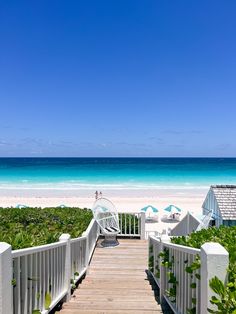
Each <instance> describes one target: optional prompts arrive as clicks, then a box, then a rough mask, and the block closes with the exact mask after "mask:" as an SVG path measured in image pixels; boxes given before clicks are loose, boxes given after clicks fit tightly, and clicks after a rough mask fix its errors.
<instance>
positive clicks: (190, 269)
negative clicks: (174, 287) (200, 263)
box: [185, 266, 193, 274]
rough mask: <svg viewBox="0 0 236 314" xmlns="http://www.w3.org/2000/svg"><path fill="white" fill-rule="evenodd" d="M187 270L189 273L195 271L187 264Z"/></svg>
mask: <svg viewBox="0 0 236 314" xmlns="http://www.w3.org/2000/svg"><path fill="white" fill-rule="evenodd" d="M185 271H186V272H187V273H189V274H192V273H193V270H192V268H191V267H190V266H187V267H186V268H185Z"/></svg>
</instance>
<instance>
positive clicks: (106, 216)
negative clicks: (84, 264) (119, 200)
mask: <svg viewBox="0 0 236 314" xmlns="http://www.w3.org/2000/svg"><path fill="white" fill-rule="evenodd" d="M92 212H93V217H94V219H95V220H96V221H97V223H98V225H99V226H100V228H101V232H102V234H103V235H104V236H105V240H104V241H103V242H102V246H105V247H107V246H116V245H118V244H119V242H118V241H117V239H116V236H117V234H118V233H119V232H120V227H119V217H118V212H117V210H116V208H115V205H114V204H113V203H112V202H111V201H109V200H108V199H107V198H103V197H101V198H99V199H97V200H96V201H95V202H94V204H93V207H92Z"/></svg>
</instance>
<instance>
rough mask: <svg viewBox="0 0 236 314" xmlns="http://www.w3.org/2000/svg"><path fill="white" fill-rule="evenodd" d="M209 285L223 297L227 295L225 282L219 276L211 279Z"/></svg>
mask: <svg viewBox="0 0 236 314" xmlns="http://www.w3.org/2000/svg"><path fill="white" fill-rule="evenodd" d="M209 285H210V287H211V289H212V290H213V291H214V292H215V293H216V294H218V295H219V296H221V297H224V295H225V287H224V284H223V282H222V281H221V280H220V279H219V278H217V277H216V276H215V277H213V278H212V279H211V280H210V281H209Z"/></svg>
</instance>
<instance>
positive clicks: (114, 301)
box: [60, 239, 163, 314]
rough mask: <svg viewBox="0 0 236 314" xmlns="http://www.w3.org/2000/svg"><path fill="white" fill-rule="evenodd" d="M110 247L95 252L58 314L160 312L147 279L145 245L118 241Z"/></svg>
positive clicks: (130, 240)
mask: <svg viewBox="0 0 236 314" xmlns="http://www.w3.org/2000/svg"><path fill="white" fill-rule="evenodd" d="M119 242H120V245H119V246H117V247H113V248H100V247H99V244H98V246H97V247H96V249H95V252H94V255H93V257H92V261H91V264H90V267H89V271H88V273H87V275H86V278H85V279H84V280H83V282H82V283H81V284H80V285H79V287H78V289H77V290H76V291H75V292H74V294H73V296H72V298H71V300H70V302H68V303H65V304H64V305H63V310H62V311H61V312H60V313H61V314H82V313H84V314H103V313H104V314H105V313H107V314H111V313H114V314H135V313H136V314H141V313H143V314H145V313H146V314H152V313H153V314H154V313H163V312H162V310H161V307H160V305H158V303H157V301H156V299H155V291H153V288H152V286H151V284H150V282H149V281H148V279H147V274H146V272H145V270H146V269H147V264H148V262H147V260H148V245H147V241H144V240H132V239H128V240H123V239H120V240H119Z"/></svg>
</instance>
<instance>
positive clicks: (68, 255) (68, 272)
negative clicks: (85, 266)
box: [59, 233, 71, 302]
mask: <svg viewBox="0 0 236 314" xmlns="http://www.w3.org/2000/svg"><path fill="white" fill-rule="evenodd" d="M59 240H60V242H66V257H65V278H64V284H65V288H66V289H67V294H66V299H65V301H66V302H67V301H69V300H70V296H71V243H70V235H69V234H67V233H63V234H62V235H61V236H60V238H59Z"/></svg>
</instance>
